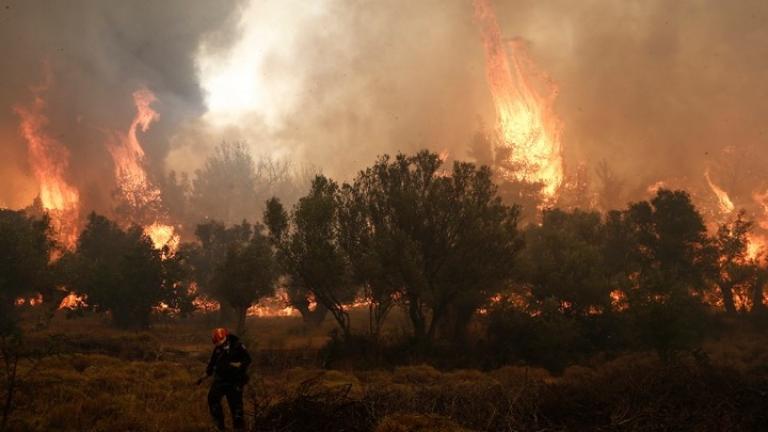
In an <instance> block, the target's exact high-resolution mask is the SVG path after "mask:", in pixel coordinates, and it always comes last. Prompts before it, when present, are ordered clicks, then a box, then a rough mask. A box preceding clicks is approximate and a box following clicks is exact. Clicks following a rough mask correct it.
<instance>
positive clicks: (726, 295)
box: [718, 282, 736, 315]
mask: <svg viewBox="0 0 768 432" xmlns="http://www.w3.org/2000/svg"><path fill="white" fill-rule="evenodd" d="M718 286H719V287H720V293H722V295H723V305H724V306H725V312H727V313H728V314H731V315H732V314H735V313H736V305H735V303H734V302H733V285H732V284H731V283H730V282H719V283H718Z"/></svg>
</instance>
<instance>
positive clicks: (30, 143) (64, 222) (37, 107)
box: [13, 67, 80, 249]
mask: <svg viewBox="0 0 768 432" xmlns="http://www.w3.org/2000/svg"><path fill="white" fill-rule="evenodd" d="M44 71H45V78H44V81H43V83H41V84H40V85H38V86H34V87H32V88H31V90H32V94H33V96H34V99H33V101H32V103H31V104H30V105H29V106H22V105H16V106H14V108H13V110H14V111H15V112H16V114H17V115H18V116H19V118H20V124H19V131H20V133H21V136H22V137H23V138H24V140H25V141H26V143H27V149H28V151H29V164H30V166H31V168H32V171H33V173H34V175H35V177H36V178H37V181H38V183H39V185H40V201H41V203H42V206H43V208H44V209H45V210H46V211H47V212H48V214H49V215H50V217H51V222H52V225H53V229H54V231H55V235H56V238H57V240H59V242H60V243H61V244H63V245H64V246H65V247H67V248H69V249H72V248H73V247H74V246H75V243H76V241H77V231H78V226H77V223H78V215H79V201H80V194H79V192H78V190H77V189H75V188H74V187H73V186H72V185H70V184H69V183H68V182H67V180H66V179H65V177H66V172H67V170H68V169H69V150H68V149H67V148H66V147H65V146H64V145H63V144H62V143H61V142H59V141H58V140H57V139H56V138H54V137H53V136H51V135H50V134H48V132H46V127H47V126H48V123H49V120H48V117H46V115H45V113H44V112H45V109H46V108H47V103H46V101H45V98H44V97H43V94H44V93H45V92H46V91H48V89H49V88H50V86H51V83H52V80H53V79H52V76H51V72H50V70H49V69H48V68H47V67H46V68H45V69H44Z"/></svg>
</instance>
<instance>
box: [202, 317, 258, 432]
mask: <svg viewBox="0 0 768 432" xmlns="http://www.w3.org/2000/svg"><path fill="white" fill-rule="evenodd" d="M212 340H213V344H214V345H215V347H214V348H213V354H211V360H210V361H209V362H208V367H207V368H206V370H205V375H204V376H202V377H200V378H199V379H198V380H197V381H196V383H197V385H200V384H201V383H202V382H203V380H205V379H206V378H207V377H209V376H213V384H211V389H210V390H209V391H208V408H209V409H210V411H211V417H213V421H214V423H215V424H216V427H217V428H219V430H224V410H223V408H222V406H221V399H222V398H223V397H226V398H227V404H228V405H229V411H230V413H231V414H232V426H233V427H234V429H235V430H244V429H245V419H244V418H243V387H244V386H245V385H246V384H247V383H248V373H247V372H248V366H249V365H250V364H251V356H250V355H249V354H248V351H247V350H246V349H245V345H243V344H242V342H240V340H239V339H238V338H237V336H235V335H233V334H229V332H228V331H227V329H225V328H217V329H214V330H213V338H212Z"/></svg>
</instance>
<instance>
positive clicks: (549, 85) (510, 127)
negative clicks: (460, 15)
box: [474, 0, 563, 203]
mask: <svg viewBox="0 0 768 432" xmlns="http://www.w3.org/2000/svg"><path fill="white" fill-rule="evenodd" d="M474 5H475V16H476V17H477V20H478V22H479V23H480V26H481V27H482V33H483V43H484V45H485V56H486V75H487V80H488V86H489V87H490V90H491V94H492V96H493V101H494V105H495V107H496V115H497V121H498V126H499V129H500V132H501V138H502V142H503V143H502V145H503V146H505V147H506V149H507V150H509V156H508V157H507V160H506V161H505V165H507V166H503V167H499V169H500V171H501V175H503V176H505V177H507V178H513V179H515V180H519V181H525V182H530V183H541V184H543V188H542V195H543V197H542V198H543V199H544V201H545V203H551V202H554V201H555V200H556V198H557V194H558V190H559V189H560V185H561V184H562V182H563V158H562V145H561V143H560V137H561V133H562V124H561V122H560V120H559V118H558V117H557V116H556V115H555V113H554V109H553V105H554V101H555V98H556V97H557V92H558V89H557V86H556V85H555V84H554V83H553V82H552V81H551V79H549V77H547V76H546V75H545V74H543V73H541V72H539V71H538V70H537V69H536V66H535V64H534V62H533V60H532V59H531V58H530V57H529V55H528V52H527V49H526V47H525V44H524V43H523V42H522V41H520V40H513V41H512V42H510V43H509V44H508V47H506V48H508V50H507V49H505V46H504V44H503V43H502V36H501V30H500V28H499V24H498V22H497V20H496V15H495V14H494V12H493V9H492V8H491V5H490V0H475V2H474Z"/></svg>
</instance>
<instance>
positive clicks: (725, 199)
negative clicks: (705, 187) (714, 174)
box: [704, 169, 736, 213]
mask: <svg viewBox="0 0 768 432" xmlns="http://www.w3.org/2000/svg"><path fill="white" fill-rule="evenodd" d="M704 177H705V178H706V179H707V183H708V184H709V188H710V189H712V192H713V193H714V194H715V196H716V197H717V201H718V203H719V204H720V211H721V212H722V213H731V212H733V210H734V209H735V208H736V206H734V205H733V201H731V197H729V196H728V193H727V192H726V191H725V190H723V189H722V188H721V187H720V186H718V185H716V184H715V183H714V182H713V181H712V178H711V177H710V176H709V169H707V170H706V171H704Z"/></svg>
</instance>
